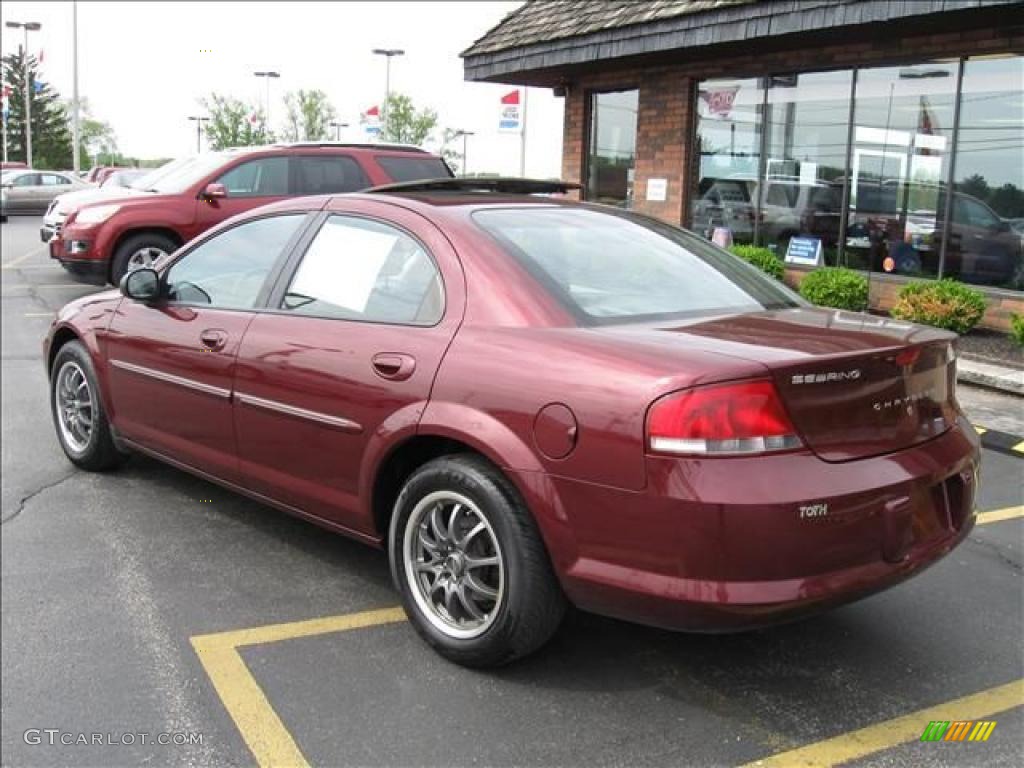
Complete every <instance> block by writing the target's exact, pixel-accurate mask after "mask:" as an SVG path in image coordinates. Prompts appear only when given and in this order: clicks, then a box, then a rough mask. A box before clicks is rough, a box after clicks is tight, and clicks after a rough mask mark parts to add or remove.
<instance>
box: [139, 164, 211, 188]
mask: <svg viewBox="0 0 1024 768" xmlns="http://www.w3.org/2000/svg"><path fill="white" fill-rule="evenodd" d="M193 160H195V158H194V157H180V158H178V159H177V160H171V161H170V162H169V163H164V164H163V165H161V166H160V167H159V168H151V169H149V170H148V171H147V172H146V173H144V174H143V175H142V176H139V177H138V178H137V179H132V181H131V183H130V184H129V185H128V186H129V187H131V188H132V189H152V188H153V185H154V184H156V183H157V182H158V181H160V179H162V178H164V177H165V176H169V175H170V174H172V173H174V172H175V171H176V170H178V169H179V168H184V167H185V166H187V165H189V164H191V163H192V161H193Z"/></svg>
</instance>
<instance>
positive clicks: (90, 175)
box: [85, 165, 127, 184]
mask: <svg viewBox="0 0 1024 768" xmlns="http://www.w3.org/2000/svg"><path fill="white" fill-rule="evenodd" d="M126 169H127V166H124V165H94V166H93V167H92V168H90V169H89V170H88V172H87V173H86V174H85V180H86V181H88V182H90V183H92V184H99V183H100V182H101V181H103V179H105V178H106V177H107V176H109V175H110V174H111V173H113V172H114V171H120V170H126Z"/></svg>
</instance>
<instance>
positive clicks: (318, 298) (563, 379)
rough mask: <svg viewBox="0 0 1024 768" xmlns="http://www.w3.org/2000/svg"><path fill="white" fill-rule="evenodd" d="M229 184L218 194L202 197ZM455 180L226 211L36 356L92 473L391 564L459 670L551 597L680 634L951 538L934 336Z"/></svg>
mask: <svg viewBox="0 0 1024 768" xmlns="http://www.w3.org/2000/svg"><path fill="white" fill-rule="evenodd" d="M221 183H223V182H221ZM569 186H576V185H565V184H558V183H551V182H528V181H524V180H502V179H448V180H441V181H435V182H418V183H411V184H406V185H393V186H390V187H382V188H379V189H377V190H373V191H370V192H368V193H365V194H352V195H341V196H319V197H312V198H310V197H306V198H300V199H293V200H287V201H283V202H279V203H276V204H274V205H270V206H264V207H261V208H259V209H257V210H252V211H248V212H247V213H245V214H244V215H241V216H236V217H234V218H232V219H231V220H229V221H227V222H224V223H222V224H221V225H220V226H218V227H216V228H214V229H213V230H211V231H209V232H207V233H206V234H204V235H203V236H201V237H198V238H196V239H195V240H193V241H191V242H190V243H188V244H187V245H186V246H185V247H183V248H181V249H180V250H178V251H177V252H176V253H175V254H173V255H172V256H171V257H170V258H169V259H167V260H166V261H164V262H163V264H162V265H161V266H160V267H159V269H157V270H154V269H151V268H146V267H143V268H140V269H138V270H135V271H132V272H130V273H128V274H127V275H126V276H125V277H124V278H123V279H122V281H121V285H120V288H121V290H120V292H118V291H109V292H104V293H100V294H95V295H92V296H88V297H85V298H82V299H79V300H77V301H75V302H72V303H71V304H69V305H67V306H66V307H64V309H62V310H61V312H60V313H59V315H58V316H57V318H56V320H55V321H54V323H53V325H52V326H51V328H50V330H49V333H48V334H47V337H46V340H45V343H44V349H43V352H44V360H45V361H46V365H47V370H48V372H49V377H50V391H49V394H50V401H51V404H52V411H53V419H54V425H55V429H56V433H57V438H58V440H59V442H60V445H61V447H62V448H63V450H64V452H65V453H66V454H67V456H68V458H69V459H70V460H71V462H73V463H74V464H76V465H77V466H79V467H82V468H84V469H88V470H106V469H111V468H113V467H116V466H117V465H118V464H120V463H121V462H122V461H123V460H124V458H125V457H126V455H127V453H126V452H128V451H139V452H141V453H145V454H149V455H152V456H155V457H157V458H159V459H163V460H165V461H169V462H171V463H172V464H174V465H175V466H177V467H180V468H182V469H186V470H188V471H190V472H194V473H196V474H198V475H200V476H202V477H205V478H208V479H211V480H214V481H216V482H219V483H222V484H224V485H226V486H228V487H229V488H231V489H234V490H236V491H240V492H242V493H245V494H248V495H249V496H251V497H252V498H254V499H256V500H258V501H260V502H263V503H267V504H271V505H273V506H275V507H278V508H280V509H282V510H284V511H286V512H290V513H292V514H295V515H298V516H300V517H303V518H305V519H308V520H311V521H313V522H315V523H317V524H319V525H322V526H324V527H326V528H328V529H330V530H333V531H338V532H342V533H345V534H346V535H349V536H352V537H354V538H356V539H359V540H361V541H364V542H367V543H370V544H373V545H375V546H378V547H380V548H382V549H385V550H386V551H387V553H388V556H389V558H390V562H391V571H392V576H393V578H394V581H395V584H396V586H397V589H398V591H399V593H400V595H401V599H402V602H403V604H404V607H405V610H406V612H407V613H408V615H409V618H410V620H411V622H412V625H413V626H414V627H415V628H416V630H417V631H418V632H419V633H420V634H421V635H422V636H423V637H424V638H425V639H426V641H427V642H428V643H430V644H431V645H432V646H433V647H434V648H436V649H437V650H438V651H439V652H440V653H442V654H443V655H444V656H446V657H447V658H449V659H451V660H453V661H456V662H458V663H462V664H467V665H473V666H488V665H495V664H501V663H504V662H507V661H510V660H511V659H514V658H516V657H519V656H522V655H524V654H527V653H530V652H531V651H533V650H535V649H536V648H538V647H540V646H541V645H542V644H544V642H545V641H546V640H547V639H548V638H549V637H550V636H551V634H552V633H553V632H554V631H555V629H556V627H557V626H558V624H559V621H560V619H561V617H562V613H563V610H564V608H565V606H566V604H567V602H571V603H574V604H576V605H577V606H579V607H580V608H583V609H586V610H590V611H596V612H599V613H603V614H608V615H611V616H617V617H621V618H625V619H629V620H632V621H639V622H645V623H649V624H654V625H658V626H661V627H666V628H671V629H680V630H711V631H722V630H739V629H743V628H749V627H758V626H763V625H768V624H771V623H774V622H778V621H784V620H790V619H793V618H796V617H799V616H803V615H806V614H808V613H813V612H816V611H821V610H824V609H825V608H828V607H830V606H834V605H838V604H841V603H845V602H848V601H851V600H855V599H858V598H861V597H864V596H865V595H868V594H871V593H873V592H877V591H879V590H882V589H885V588H887V587H890V586H892V585H894V584H896V583H897V582H900V581H902V580H904V579H906V578H908V577H910V576H912V575H914V574H916V573H919V572H920V571H921V570H922V569H924V568H925V567H927V566H928V565H930V564H931V563H934V562H935V561H936V560H938V559H939V558H941V557H942V556H944V555H946V554H947V553H948V552H949V551H950V550H952V549H953V548H954V547H955V546H957V545H958V544H960V543H961V542H962V541H963V540H964V538H965V537H966V536H967V535H968V534H969V532H970V531H971V529H972V527H973V525H974V520H975V517H974V514H975V513H974V497H975V492H976V484H977V476H978V462H979V442H978V436H977V434H976V433H975V431H974V429H973V428H972V427H971V425H970V424H969V423H968V422H967V420H966V419H965V418H964V416H963V414H962V412H961V411H960V409H959V406H958V404H957V400H956V394H955V391H954V386H955V380H956V377H955V372H954V366H955V362H954V354H953V341H954V339H955V337H954V335H953V334H951V333H948V332H945V331H941V330H938V329H934V328H927V327H922V326H916V325H913V324H909V323H903V322H896V321H892V320H888V319H883V318H875V317H870V316H867V315H861V314H857V313H847V312H841V311H836V310H829V309H824V308H815V307H813V306H810V305H809V304H807V303H806V302H804V301H803V300H802V299H800V298H799V297H798V296H797V295H796V294H794V293H792V292H791V291H790V290H789V289H788V288H786V287H785V286H783V285H782V284H780V283H778V282H777V281H774V280H772V279H770V278H768V277H766V276H765V275H763V274H762V273H761V272H759V271H758V270H756V269H755V268H753V267H751V266H750V265H748V264H746V263H745V262H742V261H741V260H739V259H737V258H735V257H734V256H732V255H731V254H729V253H727V252H726V251H723V250H721V249H719V248H717V247H715V246H713V245H711V244H710V243H708V242H706V241H704V240H702V239H701V238H699V237H698V236H696V235H693V234H690V233H687V232H685V231H683V230H680V229H677V228H675V227H671V226H669V225H667V224H663V223H661V222H657V221H655V220H653V219H650V218H648V217H645V216H641V215H638V214H634V213H632V212H629V211H624V210H621V209H617V208H611V207H605V206H596V205H592V204H585V203H572V202H569V201H566V200H564V199H555V198H551V197H541V196H532V197H531V196H528V195H525V194H519V193H527V192H534V193H556V192H564V191H566V189H567V188H568V187H569Z"/></svg>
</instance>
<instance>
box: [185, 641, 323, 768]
mask: <svg viewBox="0 0 1024 768" xmlns="http://www.w3.org/2000/svg"><path fill="white" fill-rule="evenodd" d="M192 647H193V648H195V650H196V653H197V654H198V655H199V660H200V661H201V662H202V664H203V667H204V668H205V669H206V674H207V675H209V676H210V680H211V681H212V682H213V687H214V688H216V689H217V693H218V694H219V695H220V698H221V701H223V702H224V707H225V709H227V711H228V714H229V715H231V719H232V720H234V721H235V725H236V726H237V727H238V730H239V732H240V733H241V734H242V739H243V740H244V741H245V743H246V745H247V746H248V747H249V749H250V751H251V752H252V754H253V756H254V757H255V758H256V763H257V764H258V765H260V766H264V767H269V766H279V767H282V768H283V766H289V767H290V768H305V767H306V766H308V765H309V761H308V760H306V758H305V756H304V755H303V754H302V752H301V751H300V750H299V746H298V745H297V744H296V743H295V740H294V739H293V738H292V735H291V734H290V733H289V732H288V729H287V728H285V727H284V723H282V722H281V718H280V717H278V716H277V712H275V711H274V708H273V707H272V706H270V702H269V701H267V697H266V695H265V694H264V693H263V690H262V689H261V688H260V686H259V684H258V683H257V682H256V680H255V678H253V676H252V675H251V674H250V673H249V669H248V667H246V666H245V662H244V661H242V657H241V656H239V655H238V651H236V650H235V649H234V648H233V647H231V646H230V645H222V644H220V643H219V642H218V639H217V637H216V636H215V635H213V636H211V635H207V636H205V637H194V638H192Z"/></svg>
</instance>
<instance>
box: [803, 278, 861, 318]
mask: <svg viewBox="0 0 1024 768" xmlns="http://www.w3.org/2000/svg"><path fill="white" fill-rule="evenodd" d="M800 295H801V296H803V297H804V298H805V299H807V300H808V301H809V302H811V303H813V304H817V305H818V306H821V307H834V308H836V309H849V310H853V311H855V312H861V311H863V310H865V309H867V308H868V281H867V280H866V279H865V278H864V277H863V275H861V274H859V273H857V272H854V271H853V270H852V269H844V268H842V267H823V268H821V269H816V270H814V271H813V272H811V273H810V274H809V275H807V276H806V277H804V279H803V280H802V281H801V282H800Z"/></svg>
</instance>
